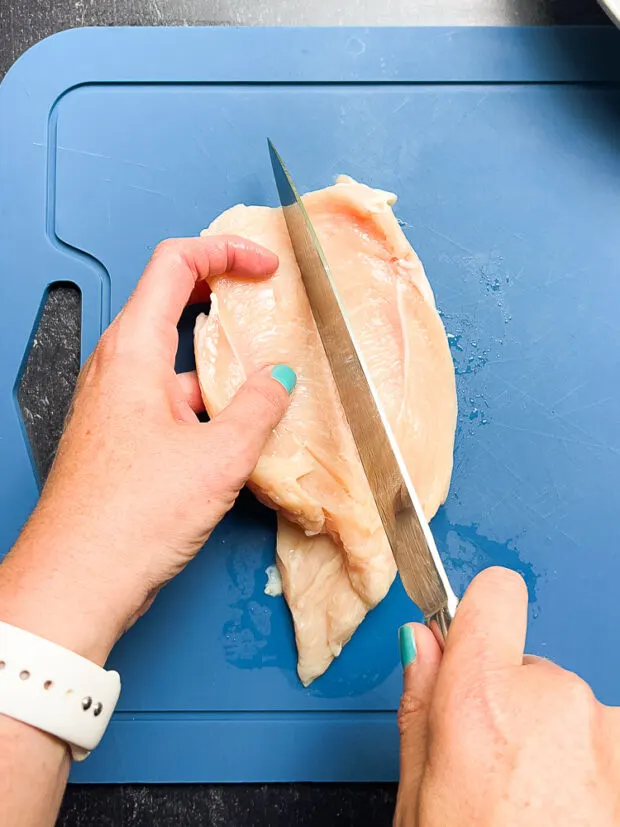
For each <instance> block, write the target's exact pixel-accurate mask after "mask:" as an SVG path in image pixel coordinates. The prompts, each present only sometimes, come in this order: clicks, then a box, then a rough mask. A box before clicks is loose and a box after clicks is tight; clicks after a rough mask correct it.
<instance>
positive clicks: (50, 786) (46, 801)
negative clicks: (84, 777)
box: [0, 715, 70, 827]
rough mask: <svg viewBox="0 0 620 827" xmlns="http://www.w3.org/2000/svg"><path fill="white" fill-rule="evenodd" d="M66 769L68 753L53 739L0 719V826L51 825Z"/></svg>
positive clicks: (56, 809) (56, 810)
mask: <svg viewBox="0 0 620 827" xmlns="http://www.w3.org/2000/svg"><path fill="white" fill-rule="evenodd" d="M69 766H70V758H69V750H68V748H67V746H66V745H65V744H63V743H62V742H61V741H59V740H58V739H57V738H54V737H53V736H52V735H48V734H47V733H45V732H41V731H40V730H38V729H34V728H33V727H30V726H28V725H27V724H22V723H21V721H14V720H13V719H11V718H7V717H5V716H4V715H0V823H1V824H6V825H9V824H10V825H11V827H48V825H53V824H54V823H55V821H56V817H57V815H58V808H59V807H60V802H61V800H62V795H63V792H64V789H65V786H66V784H67V776H68V774H69Z"/></svg>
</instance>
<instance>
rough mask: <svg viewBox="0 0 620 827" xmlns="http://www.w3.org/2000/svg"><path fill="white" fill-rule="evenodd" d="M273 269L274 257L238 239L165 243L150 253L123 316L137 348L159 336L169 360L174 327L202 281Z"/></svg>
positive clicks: (257, 274)
mask: <svg viewBox="0 0 620 827" xmlns="http://www.w3.org/2000/svg"><path fill="white" fill-rule="evenodd" d="M277 267H278V257H277V256H276V255H275V253H272V252H270V251H269V250H266V249H265V248H264V247H261V246H260V245H258V244H254V243H253V242H251V241H248V240H247V239H243V238H240V237H238V236H206V237H204V238H175V239H169V240H168V241H164V242H162V244H160V245H159V246H158V247H157V249H156V250H155V253H154V254H153V257H152V259H151V261H150V262H149V264H148V266H147V268H146V270H145V271H144V273H143V275H142V278H141V279H140V281H139V282H138V284H137V285H136V288H135V290H134V292H133V294H132V296H131V297H130V299H129V301H128V303H127V305H126V307H125V310H124V311H123V315H124V317H125V320H126V321H127V322H129V324H130V326H131V328H132V330H134V331H135V334H136V336H137V337H138V338H139V340H140V346H141V347H148V345H149V340H150V341H152V339H153V337H158V341H159V340H161V338H162V335H164V338H165V339H166V346H167V349H168V350H169V351H170V354H169V355H170V358H174V352H175V351H176V325H177V323H178V321H179V319H180V317H181V313H182V312H183V309H184V307H185V306H186V305H187V303H188V302H189V300H190V298H191V297H192V295H193V296H194V298H196V296H197V291H199V290H200V289H201V285H202V283H203V282H205V281H206V280H207V279H208V278H213V277H214V276H220V275H223V274H224V273H235V274H236V275H240V276H246V277H256V278H260V277H262V276H267V275H270V274H271V273H273V272H275V270H276V269H277ZM201 298H202V299H204V298H206V296H205V295H204V294H203V295H201Z"/></svg>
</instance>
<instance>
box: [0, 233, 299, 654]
mask: <svg viewBox="0 0 620 827" xmlns="http://www.w3.org/2000/svg"><path fill="white" fill-rule="evenodd" d="M277 266H278V259H277V256H275V255H274V254H273V253H270V252H269V251H267V250H265V249H263V248H261V247H258V246H257V245H255V244H252V243H251V242H248V241H246V240H244V239H240V238H236V237H211V238H202V239H198V238H196V239H186V240H180V239H179V240H171V241H166V242H164V243H163V244H161V245H160V246H159V247H158V248H157V250H156V251H155V254H154V256H153V258H152V260H151V262H150V264H149V266H148V267H147V269H146V271H145V273H144V275H143V276H142V278H141V280H140V282H139V283H138V285H137V287H136V289H135V291H134V293H133V295H132V296H131V298H130V299H129V302H128V303H127V305H126V306H125V308H124V309H123V310H122V311H121V313H120V314H119V316H118V317H117V318H116V319H115V320H114V322H113V323H112V324H111V325H110V327H109V328H108V329H107V331H106V332H105V333H104V334H103V337H102V338H101V340H100V342H99V345H98V346H97V348H96V350H95V352H94V353H93V355H92V356H91V357H90V359H89V360H88V361H87V363H86V364H85V366H84V368H83V370H82V373H81V375H80V378H79V381H78V388H77V391H76V396H75V399H74V403H73V407H72V412H71V415H70V417H69V420H68V424H67V427H66V431H65V433H64V435H63V437H62V439H61V442H60V445H59V448H58V453H57V456H56V460H55V462H54V465H53V468H52V471H51V474H50V477H49V479H48V481H47V484H46V486H45V488H44V490H43V493H42V496H41V499H40V502H39V504H38V506H37V508H36V509H35V511H34V513H33V516H32V517H31V519H30V521H29V522H28V524H27V526H26V528H25V529H24V531H23V533H22V535H21V537H20V539H19V541H18V543H17V545H16V546H15V548H14V549H13V551H12V552H11V553H10V554H9V555H8V557H7V559H6V560H5V562H4V563H3V565H2V567H1V569H0V571H1V573H2V576H1V577H0V605H1V606H2V614H1V615H0V618H1V619H3V620H5V621H7V622H10V623H13V624H15V625H18V626H21V627H22V628H26V629H28V630H30V631H32V632H34V633H36V634H41V635H42V636H43V637H47V638H49V639H51V640H54V641H55V642H57V643H60V644H61V645H64V646H66V647H67V648H70V649H73V650H75V651H78V652H79V653H80V654H83V655H84V656H86V657H89V658H91V659H92V660H96V661H98V662H100V663H103V662H104V661H105V659H106V657H107V655H108V653H109V650H110V649H111V647H112V646H113V644H114V642H115V641H116V639H117V638H118V637H119V636H120V635H121V634H122V632H123V631H124V630H125V629H126V628H127V627H128V625H130V624H131V622H132V621H133V620H134V619H135V618H136V617H137V616H138V615H140V614H141V613H142V612H143V611H145V610H146V608H148V606H149V605H150V603H151V602H152V600H153V598H154V596H155V595H156V593H157V591H158V590H159V588H160V587H161V586H162V585H164V584H165V583H167V582H168V581H169V580H170V579H171V578H173V577H174V576H175V575H176V574H178V572H179V571H181V569H182V568H183V567H184V566H185V565H186V564H187V562H188V561H189V560H190V559H191V558H192V557H193V556H194V555H195V554H196V553H197V551H198V550H199V549H200V547H201V546H202V545H203V543H204V542H205V541H206V539H207V538H208V536H209V534H210V532H211V531H212V529H213V528H214V527H215V525H216V524H217V523H218V522H219V520H220V519H221V518H222V517H223V516H224V514H225V513H226V512H227V511H228V510H229V509H230V508H231V506H232V505H233V503H234V501H235V499H236V497H237V495H238V493H239V490H240V489H241V487H242V486H243V485H244V483H245V481H246V479H247V478H248V476H249V474H250V473H251V472H252V471H253V470H254V467H255V465H256V462H257V461H258V458H259V455H260V452H261V450H262V448H263V446H264V444H265V442H266V440H267V439H268V437H269V435H270V434H271V432H272V430H273V428H274V427H275V426H276V425H277V423H278V422H279V420H280V418H281V417H282V415H283V413H284V411H285V410H286V407H287V404H288V398H289V397H288V393H287V390H286V389H285V388H284V386H283V385H282V384H281V383H280V382H278V381H276V380H275V379H274V378H273V377H272V376H271V368H270V366H266V367H265V368H264V369H263V370H261V371H259V372H258V373H257V374H255V375H254V376H252V377H250V378H249V379H248V381H247V383H246V384H245V386H244V387H243V388H242V389H241V390H240V391H239V393H238V395H237V396H236V398H235V399H234V400H233V401H232V402H231V404H230V405H229V407H228V408H227V409H226V410H225V411H223V412H222V413H221V414H220V415H219V416H217V417H216V418H215V419H214V420H212V421H211V422H209V423H202V422H199V420H198V418H197V415H196V412H198V411H200V410H201V409H202V402H201V399H200V390H199V387H198V382H197V379H196V375H195V374H185V375H177V374H176V373H175V370H174V360H175V354H176V350H177V344H178V335H177V323H178V321H179V318H180V316H181V313H182V311H183V308H184V307H185V305H186V304H187V303H188V302H189V301H191V300H194V301H196V300H200V299H201V298H203V299H204V298H206V295H207V294H208V288H207V284H206V281H205V279H206V278H207V276H213V275H218V274H222V273H224V272H229V273H230V274H231V276H233V277H234V276H239V277H241V276H242V277H246V278H248V277H254V278H261V277H266V276H268V275H269V274H270V273H273V272H274V271H275V270H276V269H277ZM290 375H291V376H292V377H294V374H292V371H291V372H290ZM205 599H208V598H207V597H205Z"/></svg>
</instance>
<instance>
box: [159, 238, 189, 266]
mask: <svg viewBox="0 0 620 827" xmlns="http://www.w3.org/2000/svg"><path fill="white" fill-rule="evenodd" d="M153 258H154V259H162V258H163V259H165V260H166V261H167V262H170V263H173V262H177V261H184V252H183V242H182V241H181V239H179V238H167V239H165V240H164V241H160V242H159V244H158V245H157V247H155V250H154V251H153Z"/></svg>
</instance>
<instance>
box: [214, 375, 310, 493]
mask: <svg viewBox="0 0 620 827" xmlns="http://www.w3.org/2000/svg"><path fill="white" fill-rule="evenodd" d="M296 384H297V376H296V375H295V371H294V370H292V368H289V367H288V365H275V366H273V367H266V368H262V369H261V370H259V371H257V372H256V373H254V374H253V375H252V376H250V377H249V379H248V380H247V381H246V382H245V384H244V385H242V387H241V388H240V390H238V391H237V393H236V394H235V396H234V397H233V399H232V401H231V402H229V404H228V405H227V406H226V407H225V408H224V410H223V411H221V412H220V413H219V414H218V415H217V416H216V417H214V418H213V419H212V420H211V421H210V422H209V423H207V424H206V425H203V426H201V428H204V431H203V433H204V434H205V437H206V439H207V441H208V443H209V446H210V447H211V446H214V448H215V450H214V451H210V452H209V453H210V454H212V455H213V456H214V461H213V464H212V467H211V473H212V476H213V478H214V479H217V481H218V485H219V486H220V487H222V489H224V488H228V489H233V488H234V489H236V491H238V490H239V489H240V488H242V486H243V485H245V483H246V481H247V478H248V477H249V476H250V474H251V473H252V471H253V470H254V468H255V467H256V463H257V462H258V460H259V458H260V455H261V453H262V451H263V448H264V447H265V443H266V442H267V440H268V439H269V437H270V436H271V434H272V432H273V430H274V428H275V427H276V425H277V424H278V423H279V422H280V420H281V419H282V417H283V416H284V413H285V411H286V409H287V408H288V404H289V401H290V395H291V394H292V393H293V390H294V389H295V385H296Z"/></svg>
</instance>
